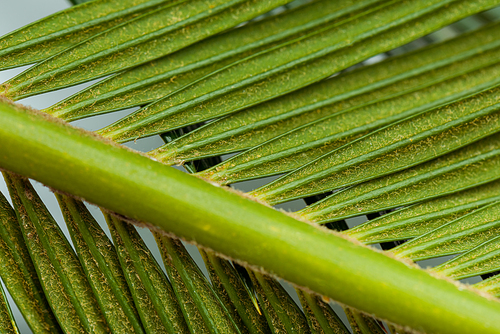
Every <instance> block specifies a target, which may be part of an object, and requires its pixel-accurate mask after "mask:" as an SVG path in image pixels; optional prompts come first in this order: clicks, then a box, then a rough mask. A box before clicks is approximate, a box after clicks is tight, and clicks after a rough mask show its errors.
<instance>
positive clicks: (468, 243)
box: [391, 202, 500, 260]
mask: <svg viewBox="0 0 500 334" xmlns="http://www.w3.org/2000/svg"><path fill="white" fill-rule="evenodd" d="M499 232H500V204H499V203H498V202H496V203H493V204H490V205H488V206H486V207H484V208H481V209H479V210H476V211H474V212H472V213H470V214H468V215H465V216H463V217H461V218H458V219H456V220H454V221H452V222H450V223H448V224H446V225H443V226H441V227H440V228H438V229H436V230H433V231H431V232H429V233H427V234H424V235H422V236H420V237H418V238H415V239H413V240H411V241H408V242H405V243H404V244H402V245H399V246H398V247H396V248H393V249H391V252H392V253H393V254H394V255H396V256H398V257H405V258H409V259H412V260H423V259H428V258H433V257H438V256H443V255H449V254H457V253H461V252H464V251H467V250H470V249H472V248H474V247H475V246H477V245H480V244H482V243H483V242H486V241H488V240H489V239H491V238H493V237H495V236H497V235H498V234H499ZM476 255H477V253H476ZM471 256H474V254H472V255H471Z"/></svg>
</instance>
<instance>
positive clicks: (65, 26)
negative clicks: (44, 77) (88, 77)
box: [0, 0, 176, 70]
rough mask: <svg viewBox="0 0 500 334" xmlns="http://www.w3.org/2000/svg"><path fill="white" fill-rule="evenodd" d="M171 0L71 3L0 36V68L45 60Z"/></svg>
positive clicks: (172, 0) (100, 0)
mask: <svg viewBox="0 0 500 334" xmlns="http://www.w3.org/2000/svg"><path fill="white" fill-rule="evenodd" d="M174 2H176V1H174V0H123V1H119V2H116V1H112V0H97V1H91V2H89V3H87V4H85V5H83V6H79V7H76V8H75V7H71V8H68V9H66V10H63V11H60V12H58V13H56V14H53V15H51V16H48V17H45V18H43V19H41V20H39V21H36V22H34V23H32V24H30V25H28V26H25V27H22V28H20V29H18V30H15V31H13V32H11V33H9V34H7V35H5V36H3V37H2V38H1V39H0V70H4V69H8V68H11V67H17V66H22V65H27V64H32V63H35V62H37V61H40V60H45V59H47V58H49V57H51V56H53V55H55V54H57V53H59V52H61V51H63V50H65V49H67V48H69V47H72V46H74V45H76V44H78V43H80V42H82V41H84V40H86V39H87V38H90V37H92V36H94V35H96V34H98V33H100V32H102V31H105V30H107V29H109V28H112V27H114V26H117V25H119V24H121V23H123V22H126V21H128V20H131V19H133V18H135V17H137V16H139V15H142V14H144V13H145V12H147V11H149V10H152V9H155V8H157V6H159V5H161V4H169V3H174Z"/></svg>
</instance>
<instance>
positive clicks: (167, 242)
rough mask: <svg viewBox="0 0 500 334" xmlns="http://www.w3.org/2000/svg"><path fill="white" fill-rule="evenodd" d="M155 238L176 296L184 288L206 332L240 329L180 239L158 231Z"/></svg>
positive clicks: (236, 331)
mask: <svg viewBox="0 0 500 334" xmlns="http://www.w3.org/2000/svg"><path fill="white" fill-rule="evenodd" d="M155 238H156V240H157V242H158V246H159V248H160V252H161V253H162V258H163V262H164V263H165V269H166V270H167V272H168V273H169V276H170V279H171V281H172V286H173V288H174V290H175V291H176V294H177V296H178V298H179V295H180V293H183V292H182V290H184V291H187V293H188V294H189V296H190V297H191V300H192V301H193V302H194V303H195V305H196V307H197V309H198V312H199V313H200V315H201V317H202V319H203V320H202V321H204V323H205V325H206V330H207V332H208V333H241V331H240V329H239V328H238V327H237V324H236V322H235V321H234V320H233V319H232V317H231V314H230V313H229V312H228V310H227V309H226V307H225V306H224V305H223V303H222V302H221V301H220V299H219V298H218V297H217V295H216V293H215V291H214V290H213V289H212V286H211V285H210V283H209V282H208V280H207V279H206V277H205V276H204V275H203V273H202V272H201V271H200V269H199V268H198V266H197V265H196V263H194V260H193V259H192V258H191V256H190V255H189V253H188V252H187V251H186V249H185V248H184V246H183V245H182V243H181V241H180V240H175V239H172V238H169V237H167V236H160V235H158V234H157V235H155ZM179 278H180V280H179Z"/></svg>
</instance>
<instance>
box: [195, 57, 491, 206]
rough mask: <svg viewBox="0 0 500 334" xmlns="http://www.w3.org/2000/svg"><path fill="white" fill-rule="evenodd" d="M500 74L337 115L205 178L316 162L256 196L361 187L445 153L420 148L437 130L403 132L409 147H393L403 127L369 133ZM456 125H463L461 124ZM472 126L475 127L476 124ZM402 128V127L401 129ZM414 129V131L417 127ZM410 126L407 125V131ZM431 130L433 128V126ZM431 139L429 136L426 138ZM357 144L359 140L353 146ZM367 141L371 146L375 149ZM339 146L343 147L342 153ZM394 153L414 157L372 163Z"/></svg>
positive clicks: (238, 177) (234, 177) (484, 72)
mask: <svg viewBox="0 0 500 334" xmlns="http://www.w3.org/2000/svg"><path fill="white" fill-rule="evenodd" d="M496 53H497V56H496V58H494V59H498V58H497V57H498V56H500V50H499V51H497V52H496ZM490 74H491V75H490ZM498 75H500V64H498V65H495V66H492V67H487V68H484V69H481V70H479V71H475V72H473V73H468V74H466V75H463V76H460V77H458V78H452V79H450V80H449V81H445V82H442V83H439V84H437V85H434V86H430V87H426V88H424V89H421V90H417V91H413V92H409V93H407V94H404V95H400V96H397V97H394V98H392V99H388V100H383V101H379V102H378V103H374V104H370V105H368V106H365V107H362V108H357V109H354V110H345V111H342V112H340V113H334V114H333V115H332V116H328V117H325V118H323V119H320V120H318V121H315V122H312V123H310V124H307V125H304V126H301V127H299V128H297V129H296V130H293V131H290V132H289V133H285V134H283V135H281V136H279V137H277V138H274V139H272V140H270V141H268V142H266V143H264V144H262V145H260V146H257V147H255V148H253V149H251V150H249V151H247V152H245V153H242V154H240V155H238V156H235V157H233V158H231V159H229V160H227V161H225V162H224V164H222V165H220V166H216V167H214V168H212V169H211V170H207V171H205V172H204V173H203V176H204V177H207V178H210V179H211V180H213V181H216V182H220V183H222V184H227V183H233V182H238V181H243V180H247V179H252V178H257V177H262V176H268V175H275V174H280V173H285V172H289V171H292V170H294V169H298V168H299V167H301V166H304V165H305V164H307V163H309V162H310V163H311V164H310V165H309V166H304V167H303V168H301V169H298V170H296V171H294V173H292V174H289V175H287V176H286V177H283V178H282V179H280V180H277V181H276V182H274V183H273V184H269V185H268V186H266V187H263V188H262V189H259V190H258V191H256V192H255V195H257V194H258V195H257V196H263V197H262V198H263V199H265V200H269V201H271V202H273V201H275V200H277V201H281V200H286V199H287V198H288V196H290V195H292V196H297V195H298V196H301V195H300V194H301V192H302V191H304V190H305V191H306V192H307V191H318V192H324V191H325V190H324V189H335V188H339V187H343V186H347V185H349V184H355V183H359V182H360V181H361V180H367V179H370V178H373V177H377V176H381V175H383V173H384V170H388V172H393V171H395V170H398V169H402V168H405V167H408V166H411V165H414V164H416V163H419V162H422V161H425V160H428V159H429V158H432V157H434V156H435V155H437V154H439V152H432V153H431V152H424V150H425V148H423V147H419V148H418V149H416V148H415V147H417V146H418V145H419V143H420V144H421V143H422V142H425V143H426V144H427V145H432V141H436V140H442V138H440V137H439V138H438V136H437V135H434V137H432V136H431V134H432V133H433V130H432V129H428V131H422V130H423V129H422V128H421V129H420V130H421V131H422V132H421V133H420V134H418V135H417V131H419V129H411V130H409V131H407V132H406V133H404V130H401V132H400V135H401V136H402V137H405V136H411V134H410V133H413V138H410V140H414V141H415V142H414V143H412V145H408V143H409V142H399V143H392V144H393V145H392V146H390V142H391V140H390V139H389V138H390V135H389V137H387V134H386V132H391V131H392V130H391V129H392V128H394V127H398V125H394V126H390V127H389V128H387V129H386V131H385V132H382V130H381V131H378V132H375V133H370V134H369V135H368V136H364V137H363V138H360V139H359V140H356V139H357V138H359V137H360V136H362V135H366V134H368V132H369V131H370V130H374V129H376V128H379V127H381V126H384V125H387V124H391V123H393V122H395V121H398V120H400V119H402V118H404V117H405V116H409V115H414V114H418V113H420V112H422V111H425V110H428V109H432V108H433V107H436V106H438V105H442V104H444V103H447V102H450V101H453V100H455V99H457V98H460V97H463V96H464V95H468V94H470V93H473V92H478V91H481V90H484V89H485V88H489V87H491V86H494V85H497V84H499V83H500V80H499V79H498V78H499V77H498ZM401 86H402V88H406V87H405V86H404V83H401ZM490 102H491V101H490ZM487 103H488V102H486V101H485V103H484V105H483V106H485V107H486V106H488V104H487ZM478 108H480V107H478ZM473 111H474V110H472V108H471V110H469V112H471V113H472V112H473ZM435 112H436V113H440V112H442V110H436V111H435ZM476 112H478V113H477V115H480V114H481V112H480V111H478V110H477V108H476ZM490 112H491V111H490ZM424 117H425V116H424ZM457 117H459V115H457ZM467 117H468V116H463V118H462V120H463V121H466V120H467ZM408 122H411V121H408ZM456 122H460V121H459V120H456ZM469 123H474V121H470V122H469ZM451 125H453V124H450V126H451ZM471 126H475V125H471ZM495 126H496V124H495V123H494V124H488V126H486V127H484V128H481V129H477V132H476V137H474V134H473V133H470V134H469V135H470V136H469V137H467V138H464V141H465V143H467V140H469V141H473V140H476V139H478V138H480V137H482V136H484V135H487V134H489V133H493V132H495V130H496V127H495ZM399 127H401V126H400V125H399ZM409 127H413V124H412V125H411V126H409ZM409 127H408V126H407V130H408V128H409ZM427 127H428V128H429V125H428V126H427ZM443 131H444V130H443ZM478 132H480V133H482V134H479V133H478ZM450 135H451V136H453V134H451V133H448V136H450ZM426 136H429V137H428V138H425V137H426ZM381 137H384V138H386V140H381ZM432 139H433V140H432ZM352 140H355V141H353V142H352V143H350V142H351V141H352ZM394 141H395V142H397V141H396V140H393V142H394ZM366 143H370V145H367V144H366ZM451 144H452V145H451V146H453V145H455V147H459V146H461V145H464V142H455V141H453V140H451ZM343 145H345V146H343ZM397 145H399V148H400V149H398V148H397ZM342 146H343V147H342ZM389 146H390V147H389ZM420 146H422V145H420ZM339 147H341V148H339ZM337 148H339V149H338V150H336V149H337ZM447 149H448V150H450V149H452V147H450V145H446V146H443V147H442V148H441V152H446V150H447ZM390 150H394V151H393V153H392V154H393V155H395V154H400V155H403V154H402V153H401V152H402V151H405V153H406V154H407V155H408V154H409V155H410V157H411V159H407V160H404V159H403V158H402V157H399V158H398V159H397V161H394V159H392V162H391V157H390V156H389V155H387V156H386V157H384V159H386V160H388V161H387V162H382V161H379V160H377V161H376V162H375V161H373V162H370V161H372V160H370V159H372V158H373V157H374V156H380V155H383V154H385V153H388V151H390ZM415 150H420V152H421V153H422V154H420V155H413V154H412V153H413V152H411V151H415ZM441 154H442V153H441ZM320 157H321V158H320ZM315 159H317V160H315ZM363 159H365V160H363ZM374 163H376V164H386V167H387V168H386V169H380V168H379V166H378V165H377V167H376V168H375V169H374V168H373V164H374ZM360 168H361V169H362V170H363V173H358V172H357V173H352V170H353V169H360ZM386 173H387V172H386ZM289 189H294V191H293V192H294V193H293V194H290V192H289ZM274 197H276V198H277V199H275V198H274Z"/></svg>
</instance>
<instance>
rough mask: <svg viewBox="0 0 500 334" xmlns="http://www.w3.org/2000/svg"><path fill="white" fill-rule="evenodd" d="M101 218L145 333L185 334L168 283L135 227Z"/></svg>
mask: <svg viewBox="0 0 500 334" xmlns="http://www.w3.org/2000/svg"><path fill="white" fill-rule="evenodd" d="M104 216H105V218H106V221H107V223H108V227H109V230H110V232H111V236H112V238H113V242H114V244H115V247H116V251H117V254H118V259H119V261H120V263H121V266H122V269H123V273H124V274H125V278H126V280H127V283H128V285H129V288H130V291H131V293H132V297H133V299H134V302H135V306H136V308H137V311H138V312H139V316H140V318H141V320H142V324H143V326H144V330H145V331H146V333H163V332H167V333H189V329H188V327H187V325H186V321H185V320H184V317H183V314H182V311H181V307H180V306H179V303H178V301H177V299H176V297H175V294H174V291H173V290H172V286H171V285H170V282H169V281H168V279H167V277H166V276H165V274H164V273H163V271H162V269H161V268H160V266H159V265H158V263H157V262H156V260H155V259H154V258H153V255H152V254H151V252H150V251H149V249H148V248H147V247H146V245H145V244H144V241H143V240H142V239H141V237H140V236H139V234H138V233H137V231H136V230H135V227H134V226H132V225H130V224H127V223H125V222H123V221H121V220H120V219H118V218H116V217H114V216H110V215H109V214H106V213H105V215H104Z"/></svg>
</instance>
